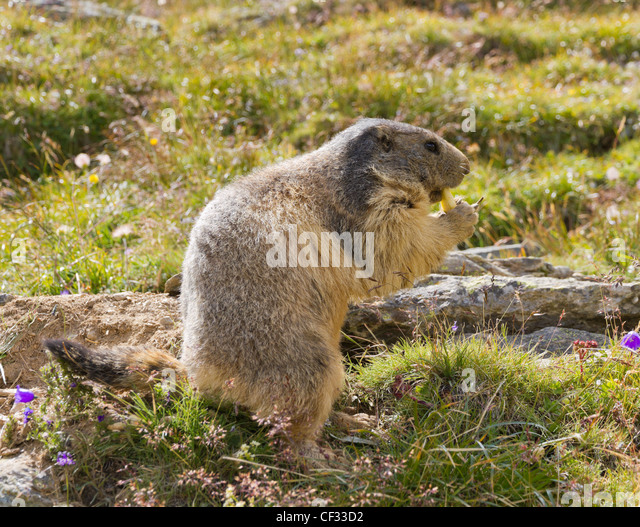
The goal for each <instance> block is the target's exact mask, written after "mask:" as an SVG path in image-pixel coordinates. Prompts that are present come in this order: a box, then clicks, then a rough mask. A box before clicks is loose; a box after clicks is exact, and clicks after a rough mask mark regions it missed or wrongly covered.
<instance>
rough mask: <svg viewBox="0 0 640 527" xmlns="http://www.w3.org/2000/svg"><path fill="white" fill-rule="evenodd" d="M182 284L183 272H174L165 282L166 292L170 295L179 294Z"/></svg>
mask: <svg viewBox="0 0 640 527" xmlns="http://www.w3.org/2000/svg"><path fill="white" fill-rule="evenodd" d="M181 286H182V273H178V274H174V275H173V276H172V277H171V278H169V280H167V281H166V282H165V284H164V292H165V293H167V294H168V295H169V296H178V295H179V294H180V287H181Z"/></svg>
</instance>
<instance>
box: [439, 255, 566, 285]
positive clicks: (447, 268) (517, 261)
mask: <svg viewBox="0 0 640 527" xmlns="http://www.w3.org/2000/svg"><path fill="white" fill-rule="evenodd" d="M489 249H491V248H489ZM474 251H475V249H467V250H466V251H453V252H451V253H449V254H448V255H447V257H446V258H445V260H444V262H443V264H442V265H441V266H440V269H438V273H439V274H451V275H457V276H481V275H484V274H493V275H496V276H525V275H531V276H551V277H554V278H569V277H571V276H572V275H573V270H571V269H569V268H568V267H564V266H559V267H554V266H553V265H551V264H550V263H547V262H545V261H544V260H543V259H542V258H537V257H533V256H512V257H509V258H485V257H483V256H480V255H478V254H475V252H474Z"/></svg>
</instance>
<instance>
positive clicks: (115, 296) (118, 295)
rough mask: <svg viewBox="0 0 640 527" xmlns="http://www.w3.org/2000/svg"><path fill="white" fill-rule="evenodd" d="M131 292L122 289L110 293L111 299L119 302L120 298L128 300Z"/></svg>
mask: <svg viewBox="0 0 640 527" xmlns="http://www.w3.org/2000/svg"><path fill="white" fill-rule="evenodd" d="M130 296H131V293H130V292H128V291H122V292H121V293H114V294H112V295H111V300H115V301H116V302H120V301H122V300H130V298H129V297H130Z"/></svg>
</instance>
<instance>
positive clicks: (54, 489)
mask: <svg viewBox="0 0 640 527" xmlns="http://www.w3.org/2000/svg"><path fill="white" fill-rule="evenodd" d="M60 501H61V496H59V491H58V484H57V482H56V480H55V478H54V477H53V475H52V474H51V470H50V468H48V469H45V470H40V469H39V468H38V464H37V462H36V461H35V459H33V458H32V457H31V455H30V454H28V453H26V452H22V453H20V454H18V455H17V456H14V457H0V507H12V506H13V507H24V506H26V507H51V506H52V505H56V504H57V503H60Z"/></svg>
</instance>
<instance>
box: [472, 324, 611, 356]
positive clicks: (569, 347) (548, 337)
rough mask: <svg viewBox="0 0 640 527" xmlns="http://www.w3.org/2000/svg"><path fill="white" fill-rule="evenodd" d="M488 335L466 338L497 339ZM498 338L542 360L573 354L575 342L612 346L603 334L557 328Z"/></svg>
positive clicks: (501, 342)
mask: <svg viewBox="0 0 640 527" xmlns="http://www.w3.org/2000/svg"><path fill="white" fill-rule="evenodd" d="M488 333H489V334H486V333H473V334H466V335H465V336H464V338H480V339H483V338H496V337H494V335H493V334H492V333H490V332H488ZM497 338H498V339H499V341H500V342H499V343H500V344H504V345H509V346H515V347H517V348H520V350H521V351H525V352H528V353H536V354H539V355H540V356H541V358H546V357H549V356H552V355H556V356H557V355H566V354H570V353H573V341H574V340H584V341H587V340H594V341H596V342H597V343H598V347H599V348H604V347H607V346H610V345H611V339H610V338H609V337H607V336H606V335H602V334H601V333H592V332H589V331H582V330H579V329H572V328H562V327H555V326H554V327H548V328H542V329H539V330H537V331H534V332H533V333H528V334H523V333H519V334H516V335H507V336H506V338H505V337H502V336H499V337H497Z"/></svg>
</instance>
